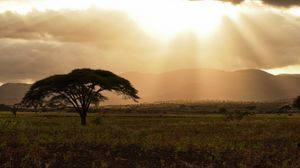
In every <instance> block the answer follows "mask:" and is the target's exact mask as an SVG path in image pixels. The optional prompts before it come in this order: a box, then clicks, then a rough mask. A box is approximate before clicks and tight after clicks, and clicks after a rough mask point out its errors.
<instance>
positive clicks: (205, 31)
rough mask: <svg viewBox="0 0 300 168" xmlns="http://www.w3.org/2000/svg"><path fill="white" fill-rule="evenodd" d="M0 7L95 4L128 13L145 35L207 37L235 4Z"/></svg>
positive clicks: (136, 0) (132, 0)
mask: <svg viewBox="0 0 300 168" xmlns="http://www.w3.org/2000/svg"><path fill="white" fill-rule="evenodd" d="M4 6H5V7H2V9H0V10H1V11H2V12H3V11H5V10H6V9H10V10H13V11H15V12H18V13H21V14H26V13H28V12H30V11H32V10H39V11H45V10H49V9H50V10H61V9H71V10H80V9H82V10H83V9H87V8H90V7H99V8H103V9H108V10H118V11H123V12H126V13H128V15H129V16H131V17H132V19H133V20H134V21H136V22H137V24H138V25H139V26H140V27H141V28H142V29H143V30H144V31H145V32H148V33H149V34H154V35H157V36H159V37H163V38H165V37H169V38H170V37H173V36H174V35H175V34H177V33H180V32H187V31H188V32H196V33H198V35H200V36H201V37H207V36H209V35H211V34H212V33H213V32H214V31H216V30H217V28H218V26H219V24H220V22H221V20H222V18H223V17H224V16H229V17H235V16H236V15H237V12H238V7H236V6H234V5H232V4H230V3H223V2H219V1H213V0H203V1H187V0H173V1H172V2H170V1H167V0H160V1H157V0H153V1H141V0H127V1H126V2H124V1H118V0H109V1H107V0H89V1H86V0H64V1H61V2H59V3H57V1H53V0H43V1H34V0H32V1H31V2H27V3H19V4H16V3H6V5H4Z"/></svg>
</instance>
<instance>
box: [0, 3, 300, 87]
mask: <svg viewBox="0 0 300 168" xmlns="http://www.w3.org/2000/svg"><path fill="white" fill-rule="evenodd" d="M224 1H226V2H213V3H211V2H206V3H203V4H201V3H200V4H199V3H198V2H195V1H192V2H191V1H176V0H174V3H171V1H164V0H161V1H151V3H150V2H149V1H133V0H128V1H115V0H108V1H105V0H100V1H95V0H91V1H83V0H73V1H70V0H61V1H59V2H58V1H56V2H54V1H53V0H52V1H49V0H44V1H43V0H36V1H35V0H19V1H18V0H0V11H1V13H0V23H1V24H0V82H2V83H4V82H33V81H35V80H37V79H41V78H43V77H46V76H48V75H51V74H57V73H66V72H68V71H70V70H72V69H74V68H80V67H90V68H100V69H107V70H111V71H113V72H116V73H125V72H129V71H139V72H164V71H169V70H173V69H181V68H217V69H224V70H235V69H244V68H259V69H266V70H270V72H273V73H297V72H298V70H300V68H298V67H300V47H299V46H300V31H299V30H300V9H299V7H300V6H299V5H300V1H299V0H264V1H263V2H262V1H255V0H252V1H251V0H250V1H249V0H248V1H243V2H242V1H241V0H224ZM228 1H231V2H232V3H229V2H228ZM298 6H299V7H298ZM207 9H209V10H207ZM189 11H192V12H189ZM299 73H300V71H299Z"/></svg>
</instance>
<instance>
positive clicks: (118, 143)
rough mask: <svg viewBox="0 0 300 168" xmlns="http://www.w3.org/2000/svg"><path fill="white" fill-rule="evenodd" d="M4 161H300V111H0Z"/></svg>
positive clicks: (203, 163) (279, 163)
mask: <svg viewBox="0 0 300 168" xmlns="http://www.w3.org/2000/svg"><path fill="white" fill-rule="evenodd" d="M0 135H1V136H0V167H48V168H56V167H80V168H84V167H230V168H232V167H262V168H267V167H299V166H300V115H298V114H293V115H285V114H281V115H278V114H258V115H253V116H249V117H247V118H244V119H243V120H241V121H228V120H226V119H225V118H224V116H223V115H192V116H191V115H145V114H144V115H142V114H141V115H105V116H102V114H97V113H92V114H90V115H89V117H88V125H87V126H85V127H83V126H80V124H79V117H78V116H77V114H73V113H39V114H35V113H19V114H18V116H17V118H14V117H13V116H12V114H10V113H4V112H3V113H0Z"/></svg>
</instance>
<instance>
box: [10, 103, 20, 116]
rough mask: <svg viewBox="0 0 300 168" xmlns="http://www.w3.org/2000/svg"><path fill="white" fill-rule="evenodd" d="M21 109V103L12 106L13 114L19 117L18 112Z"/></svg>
mask: <svg viewBox="0 0 300 168" xmlns="http://www.w3.org/2000/svg"><path fill="white" fill-rule="evenodd" d="M19 109H20V104H18V103H17V104H14V105H13V106H12V107H11V112H12V114H13V115H14V117H17V112H18V110H19Z"/></svg>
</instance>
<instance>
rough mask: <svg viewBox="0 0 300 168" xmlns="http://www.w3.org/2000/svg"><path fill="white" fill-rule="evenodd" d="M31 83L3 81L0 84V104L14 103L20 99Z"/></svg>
mask: <svg viewBox="0 0 300 168" xmlns="http://www.w3.org/2000/svg"><path fill="white" fill-rule="evenodd" d="M30 86H31V85H30V84H25V83H5V84H3V85H2V86H0V104H15V103H18V102H20V101H21V99H22V98H23V96H24V94H25V93H26V91H27V90H28V89H29V87H30Z"/></svg>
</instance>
